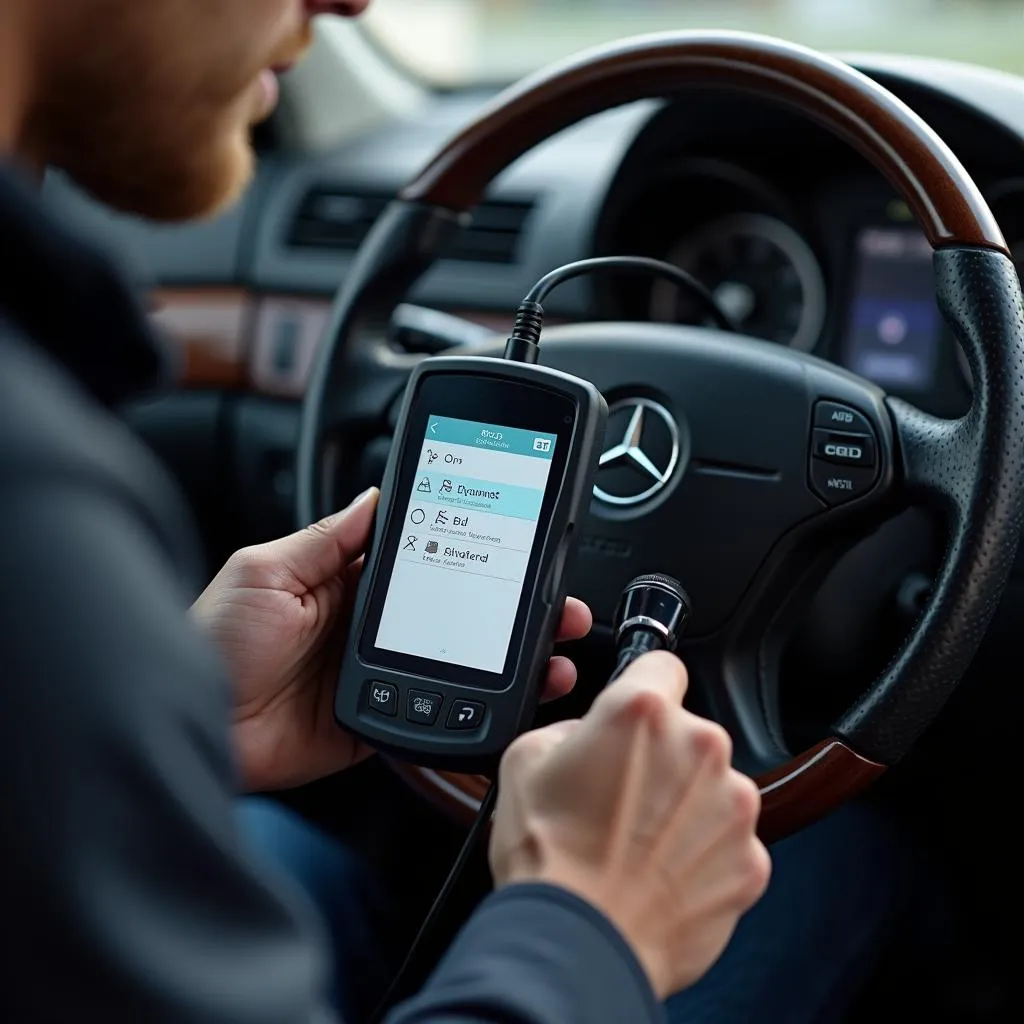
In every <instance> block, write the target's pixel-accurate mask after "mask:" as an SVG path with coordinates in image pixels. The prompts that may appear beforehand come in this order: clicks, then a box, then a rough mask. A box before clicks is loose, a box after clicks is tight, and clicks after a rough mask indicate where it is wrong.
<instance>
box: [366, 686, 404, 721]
mask: <svg viewBox="0 0 1024 1024" xmlns="http://www.w3.org/2000/svg"><path fill="white" fill-rule="evenodd" d="M366 703H367V704H368V705H369V708H370V710H371V711H376V712H377V714H378V715H387V716H388V718H394V717H395V715H397V714H398V687H397V686H392V685H391V684H390V683H377V682H374V681H372V680H371V681H370V682H369V683H367V684H366Z"/></svg>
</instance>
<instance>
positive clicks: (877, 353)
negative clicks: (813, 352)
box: [843, 227, 943, 392]
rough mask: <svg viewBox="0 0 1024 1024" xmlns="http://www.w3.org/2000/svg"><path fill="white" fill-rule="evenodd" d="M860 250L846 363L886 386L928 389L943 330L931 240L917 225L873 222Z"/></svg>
mask: <svg viewBox="0 0 1024 1024" xmlns="http://www.w3.org/2000/svg"><path fill="white" fill-rule="evenodd" d="M856 253H857V255H856V266H855V269H854V282H853V294H852V296H851V301H850V306H849V315H848V320H847V324H846V333H845V337H844V342H843V363H844V365H845V366H846V367H847V368H848V369H850V370H852V371H853V372H854V373H858V374H860V375H861V376H862V377H867V379H868V380H871V381H874V382H875V383H876V384H878V385H879V386H881V387H884V388H887V389H893V390H896V391H911V392H913V391H928V390H929V389H931V388H932V387H933V386H934V384H935V379H936V371H937V364H938V359H939V349H940V345H941V341H942V333H943V323H942V316H941V314H940V313H939V309H938V306H937V305H936V303H935V275H934V270H933V268H932V249H931V246H930V245H929V244H928V240H927V239H926V238H925V236H924V234H923V233H922V232H921V231H920V230H919V229H918V228H912V227H871V228H866V229H864V230H863V231H861V233H860V234H859V236H858V237H857V242H856Z"/></svg>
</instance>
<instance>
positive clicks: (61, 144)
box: [39, 35, 310, 221]
mask: <svg viewBox="0 0 1024 1024" xmlns="http://www.w3.org/2000/svg"><path fill="white" fill-rule="evenodd" d="M309 41H310V40H309V37H308V35H307V36H306V37H304V38H303V39H301V40H298V41H296V42H295V43H293V45H291V46H290V47H288V49H287V51H286V53H285V56H284V59H282V61H281V63H285V62H286V61H290V60H293V59H295V58H296V57H297V56H298V55H300V54H301V53H302V51H303V50H304V49H305V48H306V46H308V43H309ZM118 56H123V55H112V54H109V53H108V54H107V56H106V58H104V57H103V56H102V55H101V56H99V57H98V58H97V59H96V60H95V61H94V62H93V63H92V65H91V68H90V71H91V73H90V74H88V75H86V76H83V81H82V83H81V87H80V88H78V89H63V90H61V91H60V92H58V93H56V94H55V95H56V97H57V98H56V101H55V102H50V103H49V104H48V105H47V106H46V107H45V108H44V109H43V110H42V111H41V114H40V118H41V120H40V125H41V131H40V133H39V134H40V138H41V139H42V141H43V145H42V147H41V148H42V153H43V156H44V158H45V159H46V160H47V161H48V162H50V163H53V164H55V165H57V166H59V167H60V168H62V169H63V170H65V171H67V172H68V173H69V174H70V175H71V177H72V178H73V179H74V180H75V181H76V182H77V183H78V184H79V185H80V186H81V187H83V188H84V189H85V190H86V191H88V192H90V193H91V194H92V195H93V196H95V197H96V198H97V199H99V200H100V201H101V202H104V203H106V204H108V205H109V206H112V207H114V208H115V209H118V210H121V211H123V212H126V213H133V214H137V215H139V216H142V217H146V218H148V219H151V220H156V221H181V220H189V219H192V218H198V217H206V216H210V215H213V214H215V213H217V212H218V211H220V210H222V209H223V208H224V207H225V206H227V205H229V204H230V203H232V202H234V201H235V200H236V199H238V197H239V196H240V195H241V193H242V192H243V191H244V190H245V188H246V186H247V185H248V183H249V181H250V179H251V177H252V173H253V166H254V162H255V161H254V156H253V151H252V146H251V142H250V132H251V128H252V121H253V120H254V118H255V117H256V115H257V113H258V111H257V109H256V108H257V106H258V92H257V89H258V85H257V84H256V78H257V76H258V73H259V68H254V69H253V70H252V72H251V73H250V74H249V76H248V78H247V79H246V80H243V81H239V80H238V79H240V78H242V76H241V75H238V76H237V78H233V79H230V80H226V81H217V82H207V83H203V84H202V85H192V86H191V87H189V86H188V85H186V84H183V83H188V82H189V81H190V80H189V76H188V71H189V68H188V66H187V64H185V65H184V66H183V68H182V74H180V75H179V74H175V73H174V71H175V69H174V68H165V69H164V70H163V72H162V73H161V74H160V75H159V76H156V75H154V74H151V73H149V69H146V68H143V67H141V66H140V65H139V63H138V62H137V61H133V60H132V59H131V58H130V57H129V58H127V59H120V60H118V59H116V58H117V57H118ZM190 56H191V55H190ZM268 63H270V62H268Z"/></svg>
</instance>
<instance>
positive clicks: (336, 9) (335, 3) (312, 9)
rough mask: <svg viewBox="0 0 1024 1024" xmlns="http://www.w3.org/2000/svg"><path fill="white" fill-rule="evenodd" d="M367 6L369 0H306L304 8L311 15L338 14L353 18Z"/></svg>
mask: <svg viewBox="0 0 1024 1024" xmlns="http://www.w3.org/2000/svg"><path fill="white" fill-rule="evenodd" d="M369 6H370V0H306V10H307V11H308V12H309V14H310V15H311V16H315V15H317V14H340V15H341V17H343V18H354V17H356V15H359V14H362V13H363V11H365V10H366V8H367V7H369Z"/></svg>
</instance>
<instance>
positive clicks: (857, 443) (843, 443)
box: [812, 430, 875, 467]
mask: <svg viewBox="0 0 1024 1024" xmlns="http://www.w3.org/2000/svg"><path fill="white" fill-rule="evenodd" d="M812 450H813V454H814V457H815V458H816V459H824V460H825V461H826V462H833V463H835V464H836V465H837V466H867V467H870V466H873V465H874V464H875V439H874V438H873V437H870V436H869V435H868V434H840V433H837V432H836V431H833V430H815V431H814V440H813V443H812Z"/></svg>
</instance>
